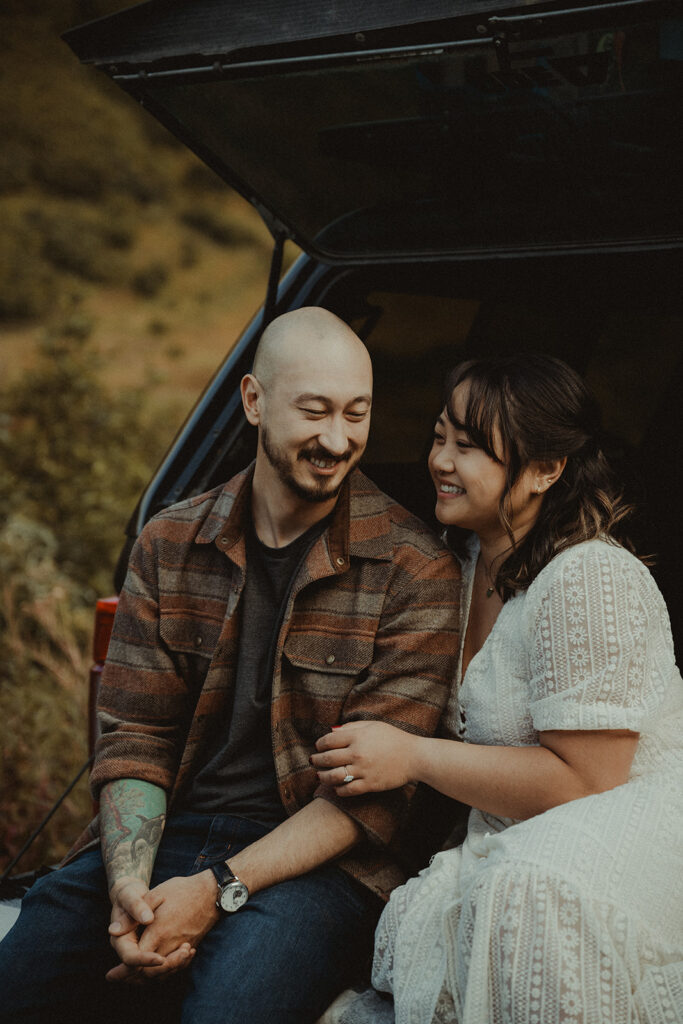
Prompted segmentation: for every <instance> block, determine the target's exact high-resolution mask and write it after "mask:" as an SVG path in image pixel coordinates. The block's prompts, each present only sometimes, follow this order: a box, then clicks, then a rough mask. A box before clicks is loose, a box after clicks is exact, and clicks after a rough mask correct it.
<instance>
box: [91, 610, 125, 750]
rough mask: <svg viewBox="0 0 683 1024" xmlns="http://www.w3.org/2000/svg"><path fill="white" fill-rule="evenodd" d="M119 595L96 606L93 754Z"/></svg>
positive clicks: (92, 689) (92, 673)
mask: <svg viewBox="0 0 683 1024" xmlns="http://www.w3.org/2000/svg"><path fill="white" fill-rule="evenodd" d="M118 603H119V599H118V597H102V598H100V599H99V600H98V602H97V605H96V607H95V634H94V636H93V645H92V655H93V665H92V668H91V669H90V690H89V694H88V749H89V751H90V753H91V754H92V752H93V750H94V749H95V743H96V741H97V737H98V735H99V729H98V726H97V715H96V710H95V709H96V707H97V694H98V692H99V688H100V676H101V675H102V669H103V668H104V662H105V659H106V657H107V650H108V648H109V640H110V638H111V631H112V627H113V625H114V616H115V615H116V608H117V606H118Z"/></svg>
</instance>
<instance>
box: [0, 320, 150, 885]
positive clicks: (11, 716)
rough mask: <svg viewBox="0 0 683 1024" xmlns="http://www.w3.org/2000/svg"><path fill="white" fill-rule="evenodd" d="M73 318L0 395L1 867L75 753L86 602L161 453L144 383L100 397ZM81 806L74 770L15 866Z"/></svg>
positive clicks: (102, 387) (104, 584) (86, 341)
mask: <svg viewBox="0 0 683 1024" xmlns="http://www.w3.org/2000/svg"><path fill="white" fill-rule="evenodd" d="M89 335H90V324H89V323H88V322H87V321H86V320H84V319H83V318H78V319H77V318H74V319H72V320H70V321H68V322H67V323H65V324H64V325H63V326H62V328H61V330H60V331H58V332H53V333H51V334H49V335H47V336H46V337H45V339H44V341H43V343H42V345H41V348H40V352H39V358H38V362H37V365H36V366H35V367H34V368H33V369H32V370H31V371H30V372H29V371H27V372H26V373H25V374H24V376H23V377H22V378H21V379H20V381H19V382H18V384H17V386H16V387H14V388H13V390H12V391H11V392H6V393H0V489H1V490H2V493H3V496H4V503H3V510H2V518H0V748H1V749H2V752H3V757H2V777H1V778H0V821H1V822H2V829H1V830H0V867H2V865H3V864H6V863H8V861H9V860H10V859H11V857H12V856H13V855H14V854H15V853H16V852H17V851H18V850H19V849H20V847H21V846H22V844H23V842H24V841H25V839H26V838H27V836H28V835H29V834H30V832H31V831H32V830H33V828H34V827H35V826H36V825H37V824H38V823H39V822H40V820H41V819H42V818H43V817H44V815H45V814H46V813H47V811H48V810H49V808H50V807H51V806H52V804H53V803H54V801H55V800H56V799H57V797H58V796H59V795H60V794H61V792H62V791H63V790H64V789H65V787H66V785H67V783H68V782H69V781H70V780H71V779H72V778H73V777H74V776H75V775H76V773H77V771H78V769H79V768H80V767H81V765H82V764H83V763H84V761H85V759H86V756H87V714H86V709H87V689H88V664H89V661H90V651H89V648H90V640H91V635H92V616H93V607H92V602H93V597H94V594H95V592H96V591H97V592H99V593H102V592H104V593H108V592H111V590H112V573H113V567H114V564H115V561H116V558H117V556H118V553H119V550H120V548H121V545H122V541H123V531H124V526H125V522H126V519H127V517H128V515H129V514H130V511H131V509H132V507H133V505H134V503H135V499H136V497H137V495H138V493H139V491H140V489H141V487H142V485H143V484H144V483H145V482H146V480H147V479H148V477H149V473H150V471H151V469H152V468H153V465H154V462H155V460H156V458H157V457H158V455H159V454H160V446H159V436H160V432H159V431H157V429H156V428H155V426H154V424H152V423H150V422H149V420H148V418H147V417H146V415H145V412H144V408H145V395H144V389H143V388H142V387H141V388H139V389H135V390H131V391H127V392H124V393H113V392H111V391H110V390H109V389H108V388H107V387H106V384H105V382H104V379H103V371H102V367H101V366H100V363H99V360H98V357H97V354H96V352H95V351H94V348H93V345H92V343H91V341H90V338H89ZM89 813H90V798H89V796H88V790H87V783H86V780H85V778H84V779H83V780H82V781H81V782H80V783H79V785H78V787H77V788H76V789H75V790H74V791H73V793H72V794H71V795H70V796H69V797H68V799H67V800H66V801H65V803H64V804H63V805H62V807H61V808H60V809H59V811H58V813H57V814H56V815H55V817H54V818H53V819H52V821H51V822H50V824H49V825H48V827H47V828H46V830H45V831H44V833H42V834H41V837H40V839H39V840H38V841H37V842H36V844H35V845H34V847H33V848H32V849H31V851H30V853H28V854H27V855H26V856H25V857H24V858H22V861H21V864H20V868H21V870H28V869H30V868H33V867H37V866H39V865H40V864H41V863H52V862H55V861H56V860H58V859H59V858H60V857H61V856H63V854H64V853H65V852H66V850H67V849H68V847H69V845H70V844H71V842H72V841H73V839H74V838H75V836H76V834H77V833H78V831H79V830H80V828H81V827H82V826H83V825H84V824H85V823H86V821H87V819H88V815H89Z"/></svg>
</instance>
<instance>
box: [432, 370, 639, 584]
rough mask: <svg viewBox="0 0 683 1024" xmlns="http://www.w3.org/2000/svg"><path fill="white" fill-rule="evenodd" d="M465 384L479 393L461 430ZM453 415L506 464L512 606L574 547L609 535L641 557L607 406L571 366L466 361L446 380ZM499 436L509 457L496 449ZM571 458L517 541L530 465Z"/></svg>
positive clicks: (505, 580) (502, 580) (505, 569)
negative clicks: (606, 438)
mask: <svg viewBox="0 0 683 1024" xmlns="http://www.w3.org/2000/svg"><path fill="white" fill-rule="evenodd" d="M463 381H467V383H468V384H469V394H468V398H467V408H466V411H465V420H464V422H461V421H460V420H459V419H458V418H457V416H456V415H455V410H454V407H453V392H454V391H455V388H456V387H457V386H458V385H459V384H461V383H463ZM444 407H445V409H446V413H447V415H448V418H449V419H450V421H451V422H452V423H453V425H454V426H455V427H457V428H458V429H459V430H463V431H465V432H466V433H467V434H468V435H469V438H470V440H471V441H472V442H473V443H474V444H476V445H477V446H478V447H479V448H482V449H483V451H485V452H486V454H487V455H489V456H490V458H492V459H495V460H496V461H497V462H502V464H503V465H504V466H505V488H504V490H503V494H502V495H501V499H500V503H499V507H498V513H499V516H500V521H501V523H502V525H503V526H504V528H505V530H506V531H507V533H508V536H509V537H510V547H511V550H510V554H509V555H508V556H507V557H506V559H505V561H504V562H503V563H502V565H501V566H500V567H499V569H498V571H497V574H496V580H495V586H496V589H497V591H498V593H499V594H500V595H501V597H502V598H503V600H504V601H505V600H507V599H508V598H509V597H511V596H512V595H513V594H515V593H516V592H517V591H520V590H525V589H526V588H527V587H528V586H529V585H530V584H531V583H532V582H533V580H534V579H535V578H536V576H538V574H539V572H540V571H541V569H543V568H544V566H546V565H547V564H548V562H549V561H550V559H551V558H553V556H554V555H556V554H558V552H560V551H563V550H564V549H565V548H568V547H571V545H573V544H579V543H580V542H581V541H584V540H590V539H591V538H593V537H598V536H609V537H612V538H614V539H615V540H616V541H618V542H619V543H621V544H623V545H624V546H625V547H627V548H629V550H632V546H631V544H630V542H629V540H628V539H627V538H626V537H625V536H624V534H623V520H624V519H625V518H626V517H627V516H628V515H629V513H630V512H631V508H630V506H628V505H626V504H625V503H624V502H623V500H622V495H621V491H620V488H619V487H618V485H617V483H616V481H615V479H614V476H613V473H612V470H611V468H610V466H609V463H608V461H607V459H606V457H605V454H604V452H603V450H602V446H601V443H600V432H601V431H600V410H599V407H598V405H597V402H596V401H595V399H594V398H593V397H592V395H591V394H590V392H589V391H588V389H587V387H586V385H585V384H584V382H583V381H582V379H581V377H579V375H578V374H577V373H576V372H575V371H574V370H572V369H571V367H569V366H567V364H566V363H563V362H562V361H561V360H560V359H555V358H553V357H552V356H546V355H541V354H520V355H513V356H502V357H497V358H491V359H472V360H469V361H468V362H463V363H460V364H459V365H457V366H456V367H454V369H453V370H452V371H451V372H450V374H449V375H448V377H447V379H446V384H445V390H444ZM497 437H498V438H499V440H498V448H500V444H501V443H502V446H503V450H502V452H501V451H500V450H498V451H496V438H497ZM501 456H502V458H501ZM565 456H566V458H567V464H566V466H565V468H564V472H563V473H562V475H561V477H560V478H559V479H558V480H557V481H556V482H555V483H554V484H553V486H552V487H551V488H550V489H549V490H548V491H546V493H545V495H544V497H543V502H542V504H541V511H540V513H539V516H538V519H537V520H536V522H535V523H534V525H533V527H532V528H531V530H530V531H529V532H528V533H527V534H526V535H525V536H524V537H523V538H522V539H521V540H520V541H519V542H518V543H515V540H514V537H513V534H512V529H511V523H510V517H509V501H508V496H509V494H510V491H511V489H512V487H513V486H514V485H515V483H516V482H517V480H518V479H519V477H520V475H521V474H522V472H523V471H524V470H525V469H526V467H527V466H528V465H529V463H531V462H533V461H537V460H538V461H543V460H550V459H561V458H564V457H565Z"/></svg>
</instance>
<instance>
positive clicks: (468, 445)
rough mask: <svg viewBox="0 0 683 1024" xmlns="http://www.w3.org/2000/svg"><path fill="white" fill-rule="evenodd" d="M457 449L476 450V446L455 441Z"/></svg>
mask: <svg viewBox="0 0 683 1024" xmlns="http://www.w3.org/2000/svg"><path fill="white" fill-rule="evenodd" d="M455 443H456V444H457V446H458V448H463V449H465V448H476V445H473V444H471V443H470V442H469V441H456V442H455Z"/></svg>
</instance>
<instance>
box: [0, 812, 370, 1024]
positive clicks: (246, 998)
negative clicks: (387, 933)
mask: <svg viewBox="0 0 683 1024" xmlns="http://www.w3.org/2000/svg"><path fill="white" fill-rule="evenodd" d="M266 831H267V829H265V828H264V827H262V826H260V825H258V824H256V823H254V822H250V821H246V820H245V819H242V818H236V817H231V816H230V815H225V814H220V815H216V816H211V815H202V814H190V813H180V814H176V815H173V816H171V818H170V819H169V821H168V823H167V826H166V830H165V832H164V836H163V839H162V841H161V844H160V846H159V851H158V854H157V858H156V863H155V866H154V873H153V875H152V883H151V884H152V886H154V885H158V884H159V883H160V882H162V881H164V880H165V879H167V878H172V877H175V876H177V875H191V874H194V873H195V872H198V871H203V870H204V869H205V868H206V867H208V866H209V865H210V864H212V863H217V862H219V861H221V860H225V859H227V858H229V857H230V855H231V854H235V853H237V852H238V851H239V850H241V849H243V848H244V847H245V846H248V845H249V844H250V843H252V842H254V841H255V840H256V839H258V838H259V837H260V836H261V835H263V834H264V833H265V832H266ZM110 909H111V907H110V903H109V897H108V894H107V884H106V877H105V873H104V868H103V865H102V858H101V855H100V851H99V849H97V850H88V851H86V852H85V853H82V854H81V855H80V856H79V857H78V858H77V859H76V860H75V861H73V862H72V863H71V864H68V865H67V866H66V867H64V868H61V869H60V870H59V871H55V872H53V873H52V874H50V875H47V876H45V877H44V878H41V879H40V880H39V881H37V882H36V883H35V885H34V886H33V887H32V888H31V890H30V891H29V893H28V894H27V896H26V897H25V898H24V901H23V905H22V911H21V914H20V916H19V919H18V920H17V922H16V924H15V925H14V927H13V928H12V930H11V931H10V932H9V934H8V935H7V936H6V938H5V939H4V941H3V942H2V943H0V1022H2V1024H10V1022H11V1024H29V1022H30V1024H38V1022H40V1024H62V1021H63V1022H64V1024H66V1022H67V1021H68V1022H69V1024H72V1022H73V1024H86V1022H92V1024H95V1022H97V1024H105V1022H109V1021H112V1022H113V1021H114V1020H116V1021H117V1022H119V1024H121V1022H123V1024H133V1022H136V1024H137V1022H140V1024H162V1022H163V1024H171V1022H176V1021H177V1022H182V1024H271V1022H272V1024H280V1022H281V1024H306V1022H307V1021H311V1022H312V1021H315V1020H316V1018H317V1017H318V1016H319V1015H320V1014H321V1013H322V1012H323V1010H324V1009H325V1007H326V1006H327V1005H328V1004H329V1003H330V1002H332V1000H333V999H334V997H335V996H336V994H337V993H338V992H339V991H341V989H342V988H344V987H345V986H346V985H347V984H348V983H349V981H350V980H352V978H353V975H354V973H356V972H357V971H358V969H359V961H362V959H363V957H364V956H365V955H367V952H368V951H369V950H370V949H371V943H372V935H373V931H374V927H375V924H376V920H377V916H378V913H379V909H380V903H379V900H378V899H377V897H375V896H374V895H373V894H372V893H370V892H369V891H367V890H365V889H364V888H363V887H362V886H360V885H359V884H358V883H357V882H355V881H354V880H353V879H351V878H349V877H348V876H347V875H346V874H345V873H344V872H343V871H342V870H341V869H340V868H338V867H335V866H334V865H326V866H323V867H321V868H318V869H316V870H315V871H311V872H309V873H308V874H306V875H302V876H301V877H299V878H296V879H293V880H291V881H287V882H281V883H280V884H279V885H274V886H271V887H270V888H269V889H264V890H262V891H261V892H258V893H255V894H254V895H253V896H251V897H250V899H249V902H248V903H247V904H246V905H245V906H244V907H243V908H242V909H241V910H239V911H238V912H237V913H235V914H232V915H225V916H224V917H222V918H221V919H220V921H219V922H218V923H217V924H216V925H215V927H214V928H212V929H211V931H210V932H209V933H208V934H207V935H206V936H205V937H204V939H203V941H202V942H201V943H200V945H199V947H198V950H197V954H196V956H195V958H194V961H193V963H192V965H191V967H189V968H188V969H187V970H185V971H181V972H178V973H177V974H175V975H172V976H170V977H168V978H167V979H165V980H148V981H146V982H144V983H143V984H140V985H125V984H121V983H118V984H117V983H114V984H110V983H108V982H105V981H104V975H105V973H106V972H107V971H108V970H109V968H110V967H113V966H114V964H115V963H116V962H117V958H116V955H115V953H114V952H113V950H112V948H111V946H110V944H109V937H108V934H107V926H108V923H109V915H110Z"/></svg>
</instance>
